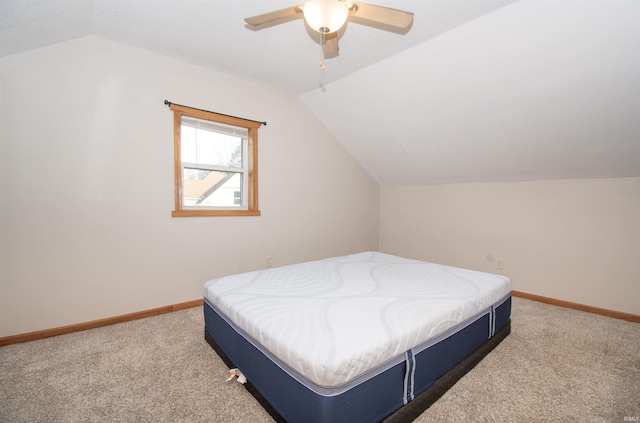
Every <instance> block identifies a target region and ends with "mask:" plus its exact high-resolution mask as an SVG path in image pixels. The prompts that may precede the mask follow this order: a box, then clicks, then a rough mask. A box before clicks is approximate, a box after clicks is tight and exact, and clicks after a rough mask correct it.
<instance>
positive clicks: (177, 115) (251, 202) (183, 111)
mask: <svg viewBox="0 0 640 423" xmlns="http://www.w3.org/2000/svg"><path fill="white" fill-rule="evenodd" d="M169 108H170V109H171V110H172V111H173V162H174V179H175V187H174V196H175V209H174V210H173V211H172V212H171V216H172V217H196V216H260V209H259V208H258V128H260V126H261V125H262V123H261V122H256V121H253V120H248V119H242V118H238V117H234V116H227V115H223V114H219V113H214V112H209V111H206V110H200V109H194V108H192V107H187V106H182V105H178V104H173V103H172V104H171V105H170V106H169ZM182 116H186V117H191V118H196V119H203V120H209V121H212V122H216V123H222V124H226V125H233V126H238V127H241V128H246V129H247V132H248V135H247V151H246V156H247V157H246V160H247V207H246V208H237V209H236V208H229V207H225V208H202V209H197V208H191V207H189V208H184V207H183V205H182V168H183V166H182V157H181V145H182V144H181V133H180V132H181V129H180V128H181V126H182V124H181V120H182ZM243 156H244V154H243ZM243 159H245V158H244V157H243Z"/></svg>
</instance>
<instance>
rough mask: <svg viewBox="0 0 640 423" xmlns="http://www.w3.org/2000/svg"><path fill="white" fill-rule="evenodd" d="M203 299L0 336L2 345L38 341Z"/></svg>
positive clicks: (197, 304) (184, 306)
mask: <svg viewBox="0 0 640 423" xmlns="http://www.w3.org/2000/svg"><path fill="white" fill-rule="evenodd" d="M202 304H203V300H202V299H199V300H193V301H187V302H184V303H179V304H173V305H169V306H164V307H158V308H154V309H151V310H144V311H138V312H135V313H129V314H123V315H120V316H115V317H107V318H105V319H100V320H93V321H90V322H84V323H78V324H75V325H69V326H61V327H57V328H52V329H44V330H39V331H35V332H29V333H23V334H19V335H12V336H7V337H4V338H0V347H3V346H5V345H11V344H20V343H22V342H28V341H36V340H38V339H44V338H49V337H52V336H58V335H64V334H67V333H73V332H80V331H83V330H88V329H95V328H99V327H103V326H109V325H115V324H116V323H123V322H129V321H131V320H137V319H144V318H146V317H153V316H158V315H160V314H166V313H172V312H174V311H179V310H185V309H187V308H193V307H201V306H202Z"/></svg>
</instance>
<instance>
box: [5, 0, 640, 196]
mask: <svg viewBox="0 0 640 423" xmlns="http://www.w3.org/2000/svg"><path fill="white" fill-rule="evenodd" d="M371 3H373V4H378V5H382V6H387V7H392V8H396V9H401V10H407V11H411V12H414V13H415V18H414V24H413V26H412V27H411V29H410V30H409V31H408V32H407V33H406V34H404V35H403V34H398V33H394V32H388V31H381V30H379V29H374V28H371V27H368V26H364V25H358V24H355V23H352V22H351V23H348V24H347V26H346V27H345V28H344V29H343V30H341V31H340V33H339V37H340V38H339V41H340V55H339V56H338V57H336V58H332V59H328V60H326V61H325V63H326V70H325V71H322V70H320V67H319V66H318V63H319V60H320V57H321V48H320V45H319V40H318V39H317V37H316V36H315V34H314V33H313V32H312V31H310V30H308V29H307V28H306V27H305V24H304V21H302V20H295V21H292V22H287V23H283V24H281V25H276V26H272V27H269V28H265V29H262V30H260V31H253V30H251V29H248V28H247V27H246V26H245V24H244V21H243V19H244V18H245V17H249V16H254V15H258V14H261V13H265V12H269V11H273V10H278V9H283V8H287V7H290V6H293V5H295V4H296V2H295V0H294V1H282V0H260V1H244V0H206V1H205V0H195V1H190V0H152V1H151V0H149V1H148V0H126V1H124V0H56V1H50V0H0V54H1V55H2V56H6V55H10V54H14V53H18V52H21V51H25V50H28V49H33V48H37V47H42V46H45V45H49V44H53V43H57V42H62V41H66V40H70V39H74V38H78V37H82V36H85V35H96V36H100V37H104V38H107V39H111V40H114V41H119V42H123V43H127V44H130V45H133V46H137V47H141V48H144V49H147V50H151V51H155V52H158V53H161V54H164V55H168V56H173V57H175V58H178V59H180V60H183V61H186V62H190V63H194V64H197V65H201V66H205V67H211V68H214V69H217V70H221V71H225V72H229V73H232V74H235V75H238V76H240V77H243V78H247V79H251V80H254V81H258V82H261V83H264V84H267V85H271V86H273V87H276V88H278V89H281V90H284V91H287V92H289V93H292V94H294V95H299V96H300V98H301V99H302V100H303V101H304V102H305V103H306V104H307V106H308V107H309V108H310V109H311V110H312V111H313V112H314V113H315V114H316V116H317V117H318V118H319V119H320V120H321V121H322V122H323V123H324V125H325V126H326V127H327V128H328V129H329V130H330V131H331V132H332V133H333V135H334V136H335V137H336V138H337V139H338V140H339V141H340V142H341V143H342V144H343V145H344V146H345V148H347V150H348V151H349V152H351V154H352V155H353V156H354V157H355V158H356V159H357V160H358V161H359V162H360V163H361V164H362V166H363V167H364V168H365V169H366V170H367V171H368V172H369V173H370V174H371V175H372V177H373V178H375V179H376V180H377V181H378V182H379V183H380V184H437V183H456V182H485V181H517V180H539V179H564V178H595V177H624V176H640V1H638V0H615V1H611V0H554V1H548V0H519V1H513V0H441V1H436V0H434V1H432V0H423V1H406V0H397V1H394V0H376V1H373V0H372V1H371Z"/></svg>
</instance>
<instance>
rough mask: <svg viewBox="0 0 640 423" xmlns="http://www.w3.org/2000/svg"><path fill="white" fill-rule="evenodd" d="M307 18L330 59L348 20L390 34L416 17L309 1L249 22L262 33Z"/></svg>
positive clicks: (342, 2)
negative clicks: (264, 30) (319, 37)
mask: <svg viewBox="0 0 640 423" xmlns="http://www.w3.org/2000/svg"><path fill="white" fill-rule="evenodd" d="M302 17H304V19H305V21H306V22H307V24H308V25H309V26H310V27H311V28H313V29H314V30H315V31H317V32H319V33H320V34H322V48H323V52H324V55H325V56H326V57H331V56H334V55H336V54H337V53H338V33H337V31H338V30H339V29H340V28H342V27H343V26H344V24H345V22H346V21H347V19H348V18H351V17H353V18H355V19H353V22H355V23H361V24H365V25H367V24H368V25H370V26H374V27H376V28H378V29H386V30H406V29H408V28H409V27H410V26H411V23H412V22H413V13H411V12H404V11H402V10H396V9H391V8H388V7H383V6H374V5H372V4H367V3H362V2H360V1H351V0H309V1H307V2H306V3H305V4H304V5H300V6H293V7H289V8H286V9H282V10H276V11H274V12H269V13H265V14H262V15H258V16H253V17H251V18H246V19H245V22H247V24H248V25H249V27H251V28H252V29H255V30H259V29H262V28H266V27H269V26H273V25H276V24H280V23H284V22H289V21H291V20H294V19H298V18H302Z"/></svg>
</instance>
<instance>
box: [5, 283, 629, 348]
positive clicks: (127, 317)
mask: <svg viewBox="0 0 640 423" xmlns="http://www.w3.org/2000/svg"><path fill="white" fill-rule="evenodd" d="M511 294H512V295H513V296H514V297H520V298H525V299H528V300H533V301H538V302H540V303H545V304H551V305H554V306H559V307H565V308H571V309H574V310H580V311H586V312H589V313H594V314H600V315H602V316H608V317H613V318H615V319H621V320H627V321H629V322H635V323H640V315H638V314H632V313H624V312H621V311H615V310H608V309H605V308H599V307H593V306H588V305H584V304H579V303H573V302H570V301H564V300H557V299H555V298H549V297H543V296H541V295H535V294H528V293H526V292H521V291H512V293H511ZM202 303H203V300H202V299H199V300H193V301H187V302H184V303H179V304H174V305H169V306H164V307H158V308H154V309H151V310H144V311H138V312H135V313H129V314H123V315H121V316H115V317H108V318H106V319H100V320H93V321H90V322H85V323H78V324H75V325H69V326H61V327H58V328H52V329H44V330H39V331H36V332H29V333H23V334H18V335H12V336H7V337H4V338H0V347H3V346H5V345H11V344H20V343H22V342H29V341H36V340H38V339H44V338H49V337H52V336H58V335H64V334H67V333H73V332H80V331H83V330H88V329H95V328H99V327H103V326H109V325H115V324H116V323H123V322H128V321H131V320H137V319H144V318H146V317H153V316H158V315H160V314H165V313H172V312H174V311H179V310H184V309H187V308H193V307H201V306H202Z"/></svg>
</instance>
